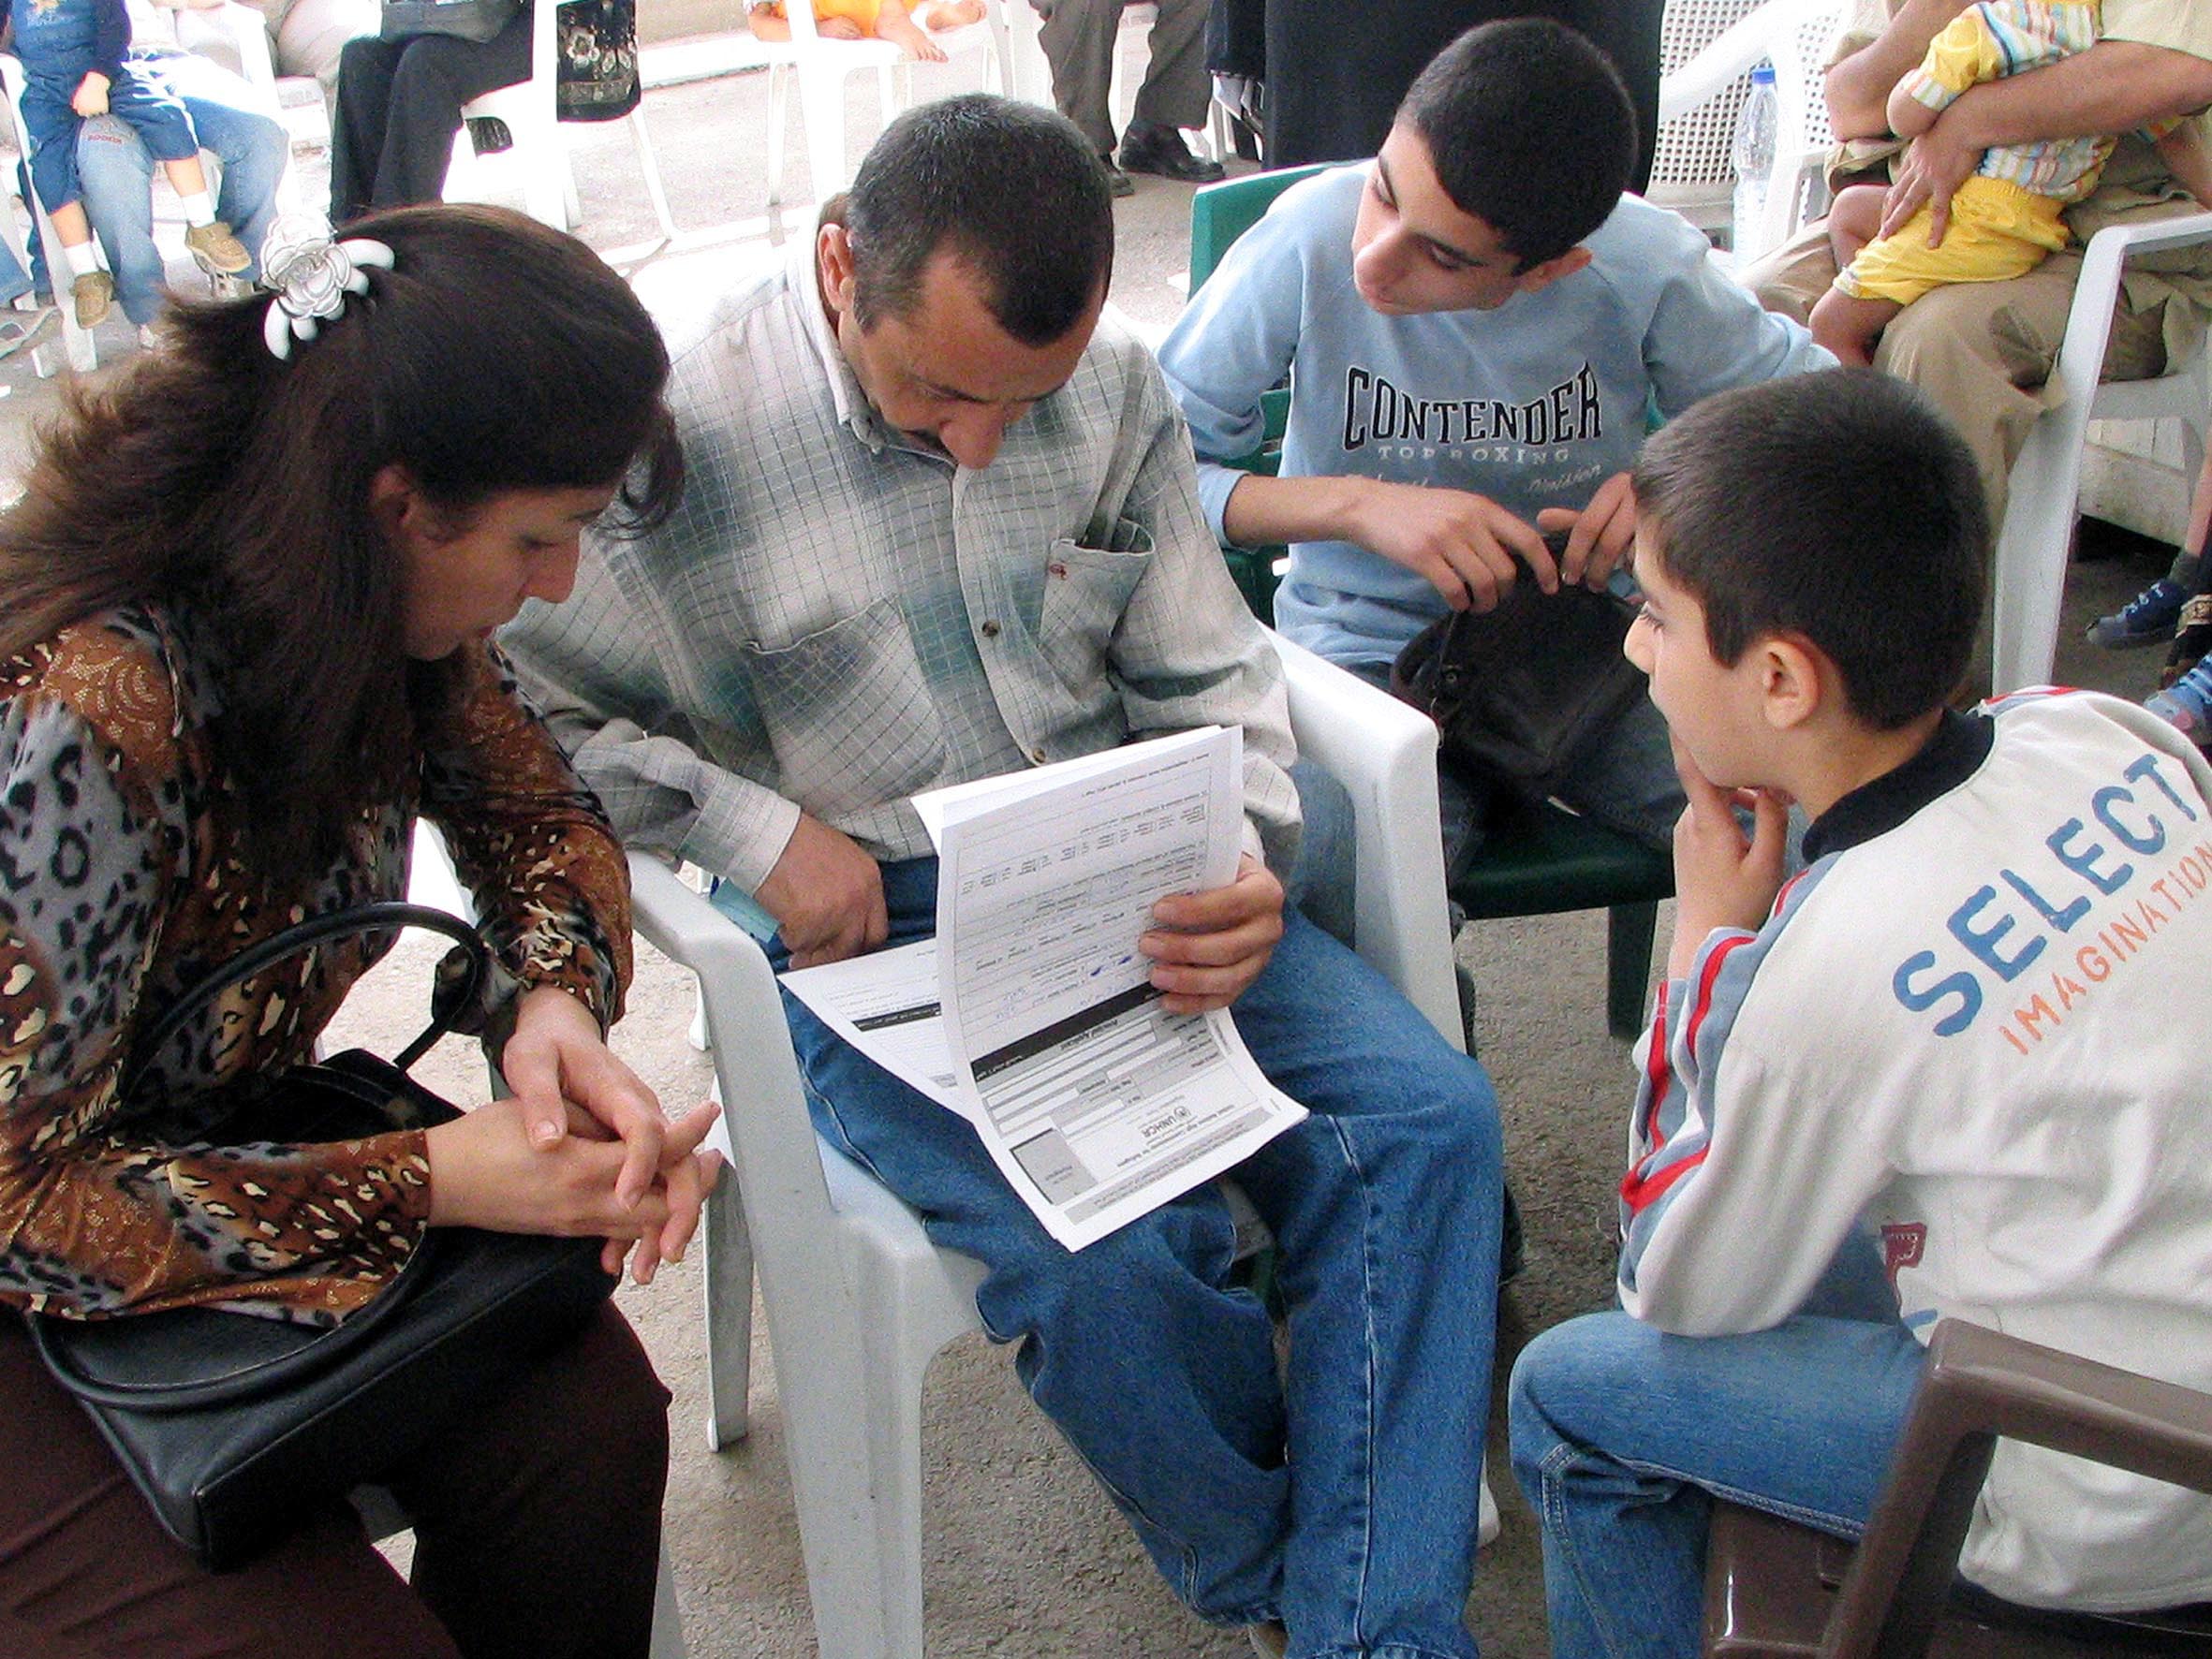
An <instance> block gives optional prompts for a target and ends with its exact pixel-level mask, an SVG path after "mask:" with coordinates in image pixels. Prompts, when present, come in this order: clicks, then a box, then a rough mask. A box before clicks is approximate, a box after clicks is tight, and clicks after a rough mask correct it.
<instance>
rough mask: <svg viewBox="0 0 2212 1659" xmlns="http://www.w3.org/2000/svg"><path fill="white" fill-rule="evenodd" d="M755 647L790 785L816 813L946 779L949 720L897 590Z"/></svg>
mask: <svg viewBox="0 0 2212 1659" xmlns="http://www.w3.org/2000/svg"><path fill="white" fill-rule="evenodd" d="M746 654H747V657H748V660H749V662H750V666H751V672H752V679H753V695H754V697H755V698H756V699H757V701H758V702H759V709H760V713H761V716H762V718H763V719H764V720H765V721H766V723H767V727H768V739H769V744H770V746H771V747H772V748H773V749H774V751H775V758H776V765H777V767H778V768H779V769H780V771H782V774H783V790H782V792H783V793H784V794H785V795H787V796H789V798H790V799H792V800H796V801H798V802H799V803H800V805H802V806H803V807H804V808H805V809H806V810H807V811H808V812H810V813H813V814H814V815H816V816H818V817H819V816H823V815H833V814H838V813H850V812H859V811H862V810H864V809H866V808H868V807H873V806H880V805H882V804H883V803H885V802H886V801H892V800H901V799H903V798H904V797H906V796H908V795H911V794H913V793H914V792H915V791H916V790H918V789H924V788H927V787H929V786H930V785H932V784H935V783H936V780H937V775H938V773H939V771H941V770H942V768H943V765H944V758H945V738H944V729H943V727H941V726H940V725H939V724H938V721H937V712H936V701H935V699H934V698H933V697H931V696H930V691H929V685H928V683H927V681H926V680H925V679H924V678H923V676H922V662H921V659H920V658H919V657H918V656H917V655H916V654H915V652H914V643H913V640H912V639H911V638H910V637H909V636H908V634H907V619H906V613H905V611H904V609H902V608H901V607H900V605H899V602H898V601H897V600H896V599H895V598H885V599H879V600H877V602H876V603H875V604H873V605H871V606H869V607H868V608H867V609H865V610H861V611H857V612H855V613H854V614H853V615H851V616H848V617H847V618H845V619H844V620H843V621H842V622H837V623H833V624H831V625H830V626H828V627H826V628H823V629H820V630H819V631H818V632H816V633H812V634H808V635H806V636H805V637H804V639H798V640H795V641H793V642H792V643H791V644H789V645H786V646H779V647H768V646H763V645H760V644H758V643H755V644H752V645H749V646H747V647H746Z"/></svg>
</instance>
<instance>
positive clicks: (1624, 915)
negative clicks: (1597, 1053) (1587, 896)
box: [1605, 903, 1659, 1038]
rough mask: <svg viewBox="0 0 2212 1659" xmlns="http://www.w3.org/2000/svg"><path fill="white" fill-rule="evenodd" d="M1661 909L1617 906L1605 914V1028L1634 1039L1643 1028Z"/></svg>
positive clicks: (1636, 905)
mask: <svg viewBox="0 0 2212 1659" xmlns="http://www.w3.org/2000/svg"><path fill="white" fill-rule="evenodd" d="M1658 928H1659V906H1658V905H1657V904H1654V903H1641V904H1615V906H1614V907H1613V908H1612V909H1610V910H1608V911H1607V912H1606V913H1605V1025H1606V1029H1607V1030H1609V1031H1611V1032H1612V1033H1613V1035H1615V1036H1616V1037H1625V1038H1633V1037H1635V1036H1636V1035H1639V1034H1640V1033H1641V1031H1642V1030H1643V1027H1644V988H1645V987H1646V986H1647V985H1649V984H1650V982H1651V937H1652V934H1653V933H1654V932H1657V931H1658Z"/></svg>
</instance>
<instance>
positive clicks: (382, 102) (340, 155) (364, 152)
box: [331, 0, 553, 225]
mask: <svg viewBox="0 0 2212 1659" xmlns="http://www.w3.org/2000/svg"><path fill="white" fill-rule="evenodd" d="M544 3H545V4H547V5H551V4H553V0H544ZM529 78H530V8H529V7H527V6H525V7H523V9H522V10H521V11H519V12H517V13H516V14H515V15H514V17H513V18H511V19H510V20H509V22H508V25H507V27H506V28H504V29H502V30H500V31H499V33H498V34H496V35H494V36H493V37H492V38H491V39H489V40H486V41H482V42H480V43H479V42H477V41H474V40H462V39H459V38H457V37H454V36H451V35H414V36H410V37H407V38H406V39H405V40H378V39H376V37H373V36H364V37H361V38H360V39H358V40H348V41H347V43H346V49H345V51H343V52H341V53H340V54H339V58H338V101H337V110H336V112H335V114H334V115H333V116H332V121H331V223H332V224H333V225H343V224H345V223H346V222H347V220H349V219H356V218H359V217H360V216H361V214H362V213H367V212H368V211H369V210H370V209H372V208H389V207H406V205H408V204H409V203H411V202H418V201H435V200H437V199H438V198H439V197H440V196H441V195H443V194H444V192H445V187H446V164H447V163H448V162H449V161H450V159H451V158H452V154H453V135H454V134H456V133H458V132H459V131H460V130H461V106H462V105H464V104H465V103H467V102H468V101H469V99H471V98H475V97H480V96H482V95H484V94H485V93H488V92H491V91H494V90H495V89H496V88H498V87H502V86H512V85H514V84H515V83H516V82H517V81H527V80H528V79H529Z"/></svg>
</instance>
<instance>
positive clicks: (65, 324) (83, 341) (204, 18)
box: [0, 0, 276, 376]
mask: <svg viewBox="0 0 2212 1659" xmlns="http://www.w3.org/2000/svg"><path fill="white" fill-rule="evenodd" d="M192 19H193V25H194V27H195V28H196V29H197V30H198V31H199V35H200V37H202V38H205V37H209V36H213V37H215V38H216V39H217V40H219V41H222V42H226V43H228V45H229V55H230V56H231V57H232V58H234V59H235V60H236V61H237V63H238V65H239V67H240V72H241V74H242V75H243V78H244V79H245V80H246V81H248V82H249V83H250V84H252V85H253V86H255V87H257V88H259V89H260V90H262V91H264V92H266V93H267V94H268V95H269V100H270V105H269V113H270V114H271V115H272V116H273V115H274V114H275V112H276V105H275V98H276V90H275V89H276V76H275V73H274V71H273V69H272V68H271V66H270V60H269V34H268V25H267V23H266V22H265V21H264V19H263V18H262V16H261V14H260V13H259V12H258V11H256V10H254V9H253V7H249V6H241V5H239V4H237V0H229V3H227V4H225V5H222V6H218V7H212V8H210V9H206V10H200V11H195V12H194V13H193V14H192ZM171 28H172V32H173V28H174V24H173V22H172V24H171ZM0 86H4V87H5V90H6V92H7V123H8V131H9V133H10V134H12V136H13V138H14V141H15V144H16V147H17V153H18V154H21V155H22V157H23V159H24V162H25V176H26V178H27V176H28V171H29V169H28V163H29V159H30V154H31V134H30V129H29V128H27V127H26V126H24V125H23V87H24V78H23V66H22V60H21V59H19V58H17V57H16V56H15V54H14V53H13V52H7V53H0ZM200 163H201V166H202V167H204V168H205V169H206V170H207V175H208V187H209V189H210V190H211V191H214V190H218V189H220V187H221V181H222V162H221V160H220V159H219V158H218V157H216V156H215V155H214V154H211V153H210V152H208V151H204V150H203V151H201V152H200ZM160 176H161V175H160V171H159V169H155V178H156V179H159V178H160ZM4 194H5V193H0V195H4ZM23 206H24V207H25V208H26V209H27V210H28V211H29V213H30V215H31V222H32V224H33V225H34V226H36V227H37V231H38V241H39V243H40V245H41V246H42V247H44V248H45V250H46V253H47V273H48V279H49V281H50V282H51V283H52V284H53V291H54V294H55V296H56V297H57V299H58V300H59V301H60V303H59V304H58V306H57V307H56V309H57V310H58V311H59V312H60V314H61V317H60V323H61V333H62V355H63V357H64V359H65V360H66V361H67V363H68V365H69V367H70V368H71V369H74V370H75V371H76V372H77V373H78V374H91V373H92V371H93V370H95V369H96V368H98V367H99V363H100V355H99V347H98V345H97V344H96V342H95V341H94V339H93V335H92V330H89V329H81V328H79V327H78V326H77V314H76V312H75V310H74V309H72V307H71V306H70V303H69V297H68V295H67V294H66V292H65V291H64V286H65V284H64V282H63V281H62V280H61V273H62V272H63V270H64V267H63V266H62V265H61V264H59V263H58V261H59V259H60V251H61V245H62V244H61V240H60V238H58V237H56V236H55V235H54V233H53V225H52V221H51V220H50V219H48V217H47V215H46V205H45V203H43V202H41V201H39V200H38V199H37V191H36V190H33V189H30V188H28V187H27V186H26V188H25V190H24V196H23ZM0 234H4V235H5V236H6V237H7V245H8V251H9V252H10V253H12V254H14V255H15V257H16V258H17V260H18V262H19V263H21V264H22V268H23V269H24V270H25V271H28V270H30V268H31V265H30V251H29V240H28V239H27V238H26V237H25V236H24V235H23V233H22V227H21V226H19V225H18V224H17V223H16V220H15V215H14V214H13V213H6V212H0ZM95 245H97V239H95ZM31 360H32V362H33V363H34V364H35V365H36V366H37V372H38V374H40V375H42V376H43V375H47V374H52V373H53V371H54V369H55V368H56V367H58V365H57V364H56V363H55V362H54V361H53V360H52V355H51V354H50V353H49V352H48V351H47V350H45V349H44V348H43V347H40V348H37V349H34V350H33V352H32V354H31Z"/></svg>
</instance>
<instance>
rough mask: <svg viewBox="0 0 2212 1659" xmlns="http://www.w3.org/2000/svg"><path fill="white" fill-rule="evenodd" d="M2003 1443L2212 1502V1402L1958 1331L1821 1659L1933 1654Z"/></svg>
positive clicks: (1941, 1359)
mask: <svg viewBox="0 0 2212 1659" xmlns="http://www.w3.org/2000/svg"><path fill="white" fill-rule="evenodd" d="M2000 1435H2001V1436H2004V1437H2006V1438H2009V1439H2014V1440H2024V1441H2028V1442H2029V1443H2031V1444H2033V1445H2036V1446H2048V1447H2050V1448H2051V1449H2053V1450H2055V1451H2062V1452H2067V1453H2070V1454H2072V1456H2075V1457H2080V1458H2087V1459H2088V1460H2090V1461H2094V1462H2099V1463H2104V1464H2108V1465H2110V1466H2112V1467H2115V1468H2119V1469H2126V1470H2129V1471H2131V1472H2132V1473H2134V1474H2137V1475H2147V1476H2149V1477H2151V1478H2153V1479H2157V1480H2165V1481H2171V1482H2174V1483H2175V1484H2177V1485H2181V1486H2187V1487H2190V1488H2192V1489H2194V1490H2198V1491H2212V1394H2205V1393H2202V1392H2200V1391H2198V1390H2197V1389H2194V1388H2189V1387H2182V1386H2180V1385H2178V1384H2175V1383H2166V1382H2160V1381H2158V1380H2157V1379H2155V1378H2151V1377H2146V1376H2141V1375H2138V1374H2137V1373H2133V1372H2130V1371H2123V1370H2121V1369H2119V1368H2118V1367H2117V1366H2112V1365H2103V1364H2100V1363H2099V1362H2098V1361H2096V1360H2093V1359H2085V1358H2082V1357H2081V1356H2079V1355H2077V1354H2067V1353H2062V1352H2060V1351H2059V1350H2057V1349H2056V1348H2046V1347H2043V1346H2042V1345H2041V1344H2039V1343H2029V1342H2024V1341H2022V1340H2021V1339H2020V1338H2018V1337H2013V1336H2006V1335H2003V1334H2002V1333H2000V1332H1998V1331H1994V1330H1989V1329H1984V1328H1983V1327H1981V1326H1978V1325H1971V1324H1969V1323H1967V1322H1966V1321H1964V1320H1958V1319H1946V1320H1944V1321H1943V1322H1942V1323H1941V1324H1939V1326H1937V1328H1936V1331H1935V1335H1934V1338H1933V1339H1932V1340H1931V1341H1930V1342H1929V1343H1928V1356H1927V1364H1926V1369H1925V1371H1924V1373H1923V1375H1922V1378H1921V1384H1920V1389H1919V1392H1918V1393H1917V1394H1916V1395H1915V1396H1914V1398H1913V1404H1912V1410H1911V1412H1910V1415H1909V1416H1908V1417H1907V1419H1906V1423H1905V1429H1904V1431H1903V1433H1902V1434H1901V1435H1900V1436H1899V1438H1898V1443H1897V1451H1896V1457H1895V1461H1894V1463H1893V1464H1892V1472H1891V1475H1890V1480H1889V1484H1888V1485H1887V1487H1885V1488H1884V1489H1883V1491H1882V1495H1881V1498H1880V1502H1879V1503H1878V1504H1877V1505H1876V1506H1875V1511H1874V1516H1873V1519H1872V1520H1871V1522H1870V1523H1869V1524H1868V1526H1867V1529H1866V1534H1865V1539H1864V1540H1863V1541H1862V1542H1861V1544H1860V1546H1859V1549H1858V1553H1857V1554H1856V1556H1855V1557H1854V1558H1853V1559H1852V1562H1851V1571H1850V1573H1849V1574H1848V1575H1847V1576H1846V1578H1845V1579H1844V1582H1843V1587H1842V1590H1841V1592H1840V1593H1838V1595H1837V1597H1836V1610H1835V1612H1834V1614H1833V1615H1832V1616H1831V1618H1830V1621H1829V1626H1828V1630H1827V1633H1826V1635H1825V1637H1823V1638H1822V1641H1821V1653H1822V1654H1823V1655H1836V1659H1845V1656H1850V1659H1859V1656H1862V1655H1865V1656H1872V1655H1878V1654H1879V1655H1882V1656H1884V1659H1889V1656H1891V1655H1903V1654H1908V1653H1920V1652H1925V1649H1926V1642H1927V1638H1928V1637H1929V1635H1930V1634H1931V1633H1932V1632H1933V1630H1934V1629H1935V1626H1936V1622H1937V1621H1938V1620H1939V1618H1940V1617H1941V1614H1942V1610H1943V1603H1944V1598H1945V1596H1946V1594H1947V1593H1948V1592H1949V1589H1950V1585H1951V1580H1952V1578H1953V1575H1954V1572H1955V1570H1956V1567H1957V1564H1958V1554H1959V1550H1960V1549H1961V1548H1962V1547H1963V1546H1964V1544H1965V1542H1966V1535H1967V1529H1968V1527H1969V1524H1970V1523H1971V1521H1972V1520H1973V1513H1974V1501H1975V1498H1976V1495H1977V1494H1978V1493H1979V1492H1980V1491H1981V1490H1982V1482H1983V1477H1984V1476H1986V1475H1987V1474H1988V1472H1989V1461H1990V1458H1991V1455H1992V1454H1993V1453H1994V1451H1995V1449H1996V1442H1997V1439H1998V1436H2000Z"/></svg>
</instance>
